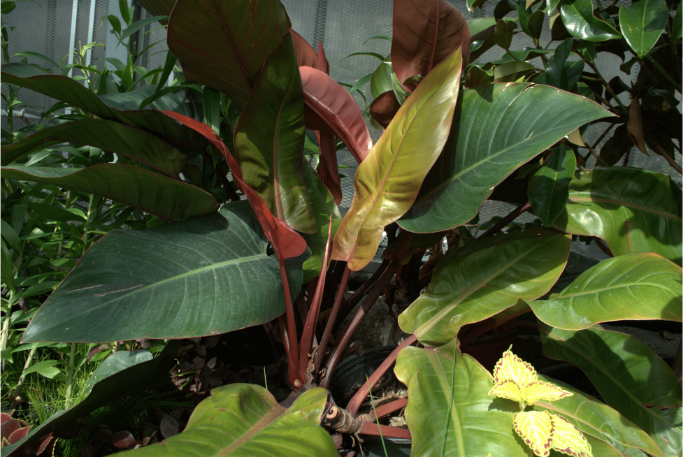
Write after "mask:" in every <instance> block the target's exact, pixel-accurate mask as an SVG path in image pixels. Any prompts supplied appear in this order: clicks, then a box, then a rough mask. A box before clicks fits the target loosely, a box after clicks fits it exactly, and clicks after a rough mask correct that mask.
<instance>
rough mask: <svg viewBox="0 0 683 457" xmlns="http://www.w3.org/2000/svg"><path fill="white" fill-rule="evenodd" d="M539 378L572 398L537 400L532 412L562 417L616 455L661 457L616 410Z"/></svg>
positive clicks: (575, 390)
mask: <svg viewBox="0 0 683 457" xmlns="http://www.w3.org/2000/svg"><path fill="white" fill-rule="evenodd" d="M539 379H541V380H543V381H546V382H550V383H552V384H556V385H558V386H560V387H561V388H562V389H563V390H567V391H569V392H571V393H572V394H573V395H571V396H567V397H564V398H561V399H559V400H555V401H552V402H549V401H545V400H541V401H538V402H537V403H536V404H535V405H534V406H533V409H534V410H536V411H550V412H551V413H553V414H559V415H562V416H563V417H565V418H566V419H567V420H569V421H570V422H571V423H572V424H574V425H575V426H576V427H577V428H578V429H579V430H581V431H582V432H583V433H584V434H585V435H586V438H588V440H589V442H590V443H591V446H593V441H592V440H591V437H595V438H597V439H600V440H602V441H604V442H606V443H608V444H609V445H610V446H612V447H613V448H615V449H616V450H617V451H618V452H619V454H618V455H623V456H626V457H645V454H643V451H644V452H647V453H648V454H649V455H652V456H657V457H664V454H662V451H661V450H660V449H659V448H658V447H657V445H656V444H655V442H654V441H653V440H652V438H651V437H650V436H649V435H648V434H647V433H645V432H644V431H643V430H641V429H640V428H638V426H637V425H635V424H634V423H632V422H631V421H629V420H628V419H626V418H625V417H624V416H622V415H621V414H620V413H619V412H618V411H615V410H614V409H612V408H610V407H609V406H607V405H606V404H604V403H602V402H599V401H598V400H596V399H595V398H593V397H590V396H588V395H586V394H585V393H583V392H581V391H580V390H578V389H576V388H574V387H572V386H570V385H568V384H565V383H563V382H561V381H558V380H556V379H553V378H550V377H548V376H543V375H539ZM606 424H609V427H606V426H605V425H606ZM593 455H594V456H596V457H597V456H600V457H602V455H603V454H600V453H599V452H597V450H596V449H595V448H594V449H593Z"/></svg>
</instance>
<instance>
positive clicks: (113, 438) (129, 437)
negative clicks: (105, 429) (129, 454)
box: [107, 430, 142, 449]
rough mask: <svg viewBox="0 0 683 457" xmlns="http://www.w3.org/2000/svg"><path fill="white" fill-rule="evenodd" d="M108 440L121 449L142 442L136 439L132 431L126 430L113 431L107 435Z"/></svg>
mask: <svg viewBox="0 0 683 457" xmlns="http://www.w3.org/2000/svg"><path fill="white" fill-rule="evenodd" d="M107 442H108V443H109V444H111V445H112V446H115V447H117V448H119V449H127V448H129V447H131V446H135V445H136V444H142V442H141V441H138V440H136V439H135V437H134V436H133V434H132V433H131V432H129V431H126V430H121V431H120V432H116V433H112V434H111V435H109V436H108V437H107Z"/></svg>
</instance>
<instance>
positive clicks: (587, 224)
mask: <svg viewBox="0 0 683 457" xmlns="http://www.w3.org/2000/svg"><path fill="white" fill-rule="evenodd" d="M555 227H557V228H559V229H560V230H563V231H565V232H568V233H571V234H574V235H589V236H597V237H600V238H602V239H604V240H605V241H606V242H607V244H608V246H609V248H610V250H611V251H612V253H613V254H614V255H617V256H618V255H624V254H637V253H641V252H655V253H657V254H659V255H661V256H663V257H666V258H667V259H669V260H672V261H674V262H676V263H677V264H679V265H680V264H681V250H682V246H681V239H682V238H683V234H682V231H681V189H680V188H679V187H678V186H676V184H675V183H674V182H673V180H672V179H671V177H670V176H667V175H664V174H661V173H656V172H654V171H647V170H640V169H637V168H627V167H605V168H594V169H593V170H583V171H577V172H576V175H575V177H574V179H573V180H572V182H571V183H569V201H568V202H567V207H566V212H564V213H562V214H560V216H559V217H558V218H557V219H556V220H555Z"/></svg>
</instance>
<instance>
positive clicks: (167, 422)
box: [159, 414, 180, 438]
mask: <svg viewBox="0 0 683 457" xmlns="http://www.w3.org/2000/svg"><path fill="white" fill-rule="evenodd" d="M159 431H160V432H161V436H163V437H164V438H170V437H172V436H175V435H177V434H178V432H180V426H179V425H178V421H176V420H175V419H174V418H173V417H171V416H169V415H168V414H164V417H163V418H162V419H161V424H160V425H159Z"/></svg>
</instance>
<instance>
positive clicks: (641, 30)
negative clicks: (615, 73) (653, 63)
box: [619, 0, 669, 59]
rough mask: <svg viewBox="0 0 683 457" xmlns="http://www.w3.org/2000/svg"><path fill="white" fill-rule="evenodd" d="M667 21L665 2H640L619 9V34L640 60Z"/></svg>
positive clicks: (654, 42) (650, 0) (657, 0)
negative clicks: (622, 35)
mask: <svg viewBox="0 0 683 457" xmlns="http://www.w3.org/2000/svg"><path fill="white" fill-rule="evenodd" d="M668 19H669V8H668V7H667V5H666V0H640V1H639V2H634V3H633V4H631V5H624V6H622V7H621V8H619V27H620V28H621V33H623V34H624V38H626V42H627V43H628V44H629V46H631V49H633V50H634V51H635V53H636V54H638V57H639V58H641V59H643V58H645V56H646V55H647V53H648V52H649V51H650V49H652V46H654V45H655V44H656V43H657V40H658V39H659V37H660V35H661V34H662V32H663V31H664V28H665V27H666V21H667V20H668Z"/></svg>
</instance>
